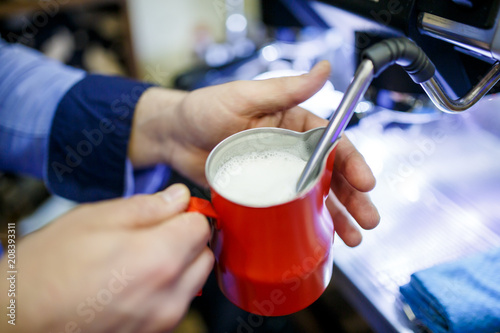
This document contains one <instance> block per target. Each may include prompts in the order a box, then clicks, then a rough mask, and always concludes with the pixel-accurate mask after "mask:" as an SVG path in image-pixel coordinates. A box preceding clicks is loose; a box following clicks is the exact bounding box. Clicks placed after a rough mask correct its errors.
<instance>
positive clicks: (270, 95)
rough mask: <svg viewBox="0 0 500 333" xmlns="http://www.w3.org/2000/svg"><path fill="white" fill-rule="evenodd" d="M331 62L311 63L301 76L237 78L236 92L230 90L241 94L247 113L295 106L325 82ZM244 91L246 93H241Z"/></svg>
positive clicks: (267, 112)
mask: <svg viewBox="0 0 500 333" xmlns="http://www.w3.org/2000/svg"><path fill="white" fill-rule="evenodd" d="M330 70H331V68H330V64H329V63H328V61H322V62H320V63H318V64H316V66H314V67H313V68H312V69H311V71H310V72H309V73H307V74H304V75H300V76H289V77H281V78H274V79H268V80H261V81H238V82H237V83H236V84H233V85H232V87H233V88H234V89H235V90H234V92H235V94H230V95H229V96H226V98H228V97H230V96H234V97H235V98H238V99H239V101H238V102H239V103H238V104H241V98H243V100H244V101H245V104H246V105H247V106H248V110H249V112H250V113H249V114H248V115H249V116H258V115H263V114H269V113H274V112H277V111H284V110H287V109H289V108H291V107H294V106H296V105H298V104H300V103H302V102H304V101H306V100H307V99H309V98H310V97H311V96H313V95H314V94H315V93H316V92H318V91H319V90H320V89H321V88H322V87H323V86H324V84H325V82H326V80H327V79H328V76H329V75H330ZM237 92H244V93H245V95H244V96H241V93H240V94H238V93H237Z"/></svg>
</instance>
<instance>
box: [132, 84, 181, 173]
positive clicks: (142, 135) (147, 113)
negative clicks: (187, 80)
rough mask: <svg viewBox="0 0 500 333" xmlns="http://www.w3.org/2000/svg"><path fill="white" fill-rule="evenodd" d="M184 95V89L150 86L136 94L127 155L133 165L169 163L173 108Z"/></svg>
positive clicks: (174, 119) (145, 165) (138, 166)
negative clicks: (138, 95) (140, 94)
mask: <svg viewBox="0 0 500 333" xmlns="http://www.w3.org/2000/svg"><path fill="white" fill-rule="evenodd" d="M186 95H187V92H184V91H179V90H171V89H165V88H159V87H152V88H149V89H147V90H146V91H145V92H144V93H143V94H142V96H141V97H140V98H139V101H138V103H137V105H136V108H135V113H134V118H133V122H132V131H131V134H130V141H129V146H128V157H129V159H130V161H131V162H132V165H133V166H134V168H145V167H150V166H153V165H156V164H159V163H163V164H169V156H171V155H172V154H171V152H170V151H171V150H172V149H173V140H171V137H172V136H173V133H174V129H175V126H176V125H175V124H176V115H175V112H176V110H177V109H178V107H179V105H180V104H181V103H182V101H183V100H184V98H185V96H186Z"/></svg>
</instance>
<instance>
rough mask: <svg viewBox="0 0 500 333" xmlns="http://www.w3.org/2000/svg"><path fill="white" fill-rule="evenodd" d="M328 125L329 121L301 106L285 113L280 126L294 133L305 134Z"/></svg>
mask: <svg viewBox="0 0 500 333" xmlns="http://www.w3.org/2000/svg"><path fill="white" fill-rule="evenodd" d="M326 125H328V121H327V120H325V119H323V118H321V117H318V116H317V115H315V114H314V113H311V112H309V111H307V110H306V109H303V108H301V107H300V106H296V107H293V108H291V109H289V110H287V111H286V112H285V114H284V116H283V119H282V121H281V124H280V125H279V126H280V127H282V128H287V129H290V130H292V131H297V132H305V131H309V130H311V129H313V128H317V127H322V126H326Z"/></svg>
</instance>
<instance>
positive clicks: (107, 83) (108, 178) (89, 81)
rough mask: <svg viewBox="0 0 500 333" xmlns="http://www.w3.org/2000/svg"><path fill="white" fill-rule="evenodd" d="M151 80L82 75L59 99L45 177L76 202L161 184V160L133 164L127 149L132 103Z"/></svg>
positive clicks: (163, 175) (54, 189) (142, 190)
mask: <svg viewBox="0 0 500 333" xmlns="http://www.w3.org/2000/svg"><path fill="white" fill-rule="evenodd" d="M151 86H152V85H151V84H148V83H143V82H137V81H134V80H129V79H125V78H120V77H111V76H102V75H88V76H87V77H85V78H84V79H83V80H81V81H80V82H78V83H77V84H75V85H74V86H73V87H72V88H71V89H70V90H69V91H68V92H67V93H66V95H65V96H64V97H63V98H62V99H61V101H60V103H59V105H58V107H57V109H56V112H55V115H54V118H53V121H52V127H51V135H50V139H49V145H48V155H47V156H48V162H47V164H46V172H45V174H46V183H47V186H48V188H49V189H50V190H51V191H52V192H53V193H55V194H57V195H60V196H62V197H65V198H68V199H70V200H75V201H78V202H89V201H97V200H105V199H110V198H115V197H120V196H128V195H132V194H136V193H152V192H155V191H157V190H158V189H160V188H161V187H162V186H164V185H165V183H166V181H167V180H168V178H169V176H170V170H169V169H168V168H167V167H166V166H165V165H158V166H155V167H152V168H150V169H144V170H133V167H132V164H131V163H130V161H128V159H127V149H128V142H129V137H130V131H131V127H132V118H133V114H134V110H135V106H136V104H137V102H138V101H139V98H140V97H141V95H142V93H143V92H144V91H146V89H148V88H150V87H151Z"/></svg>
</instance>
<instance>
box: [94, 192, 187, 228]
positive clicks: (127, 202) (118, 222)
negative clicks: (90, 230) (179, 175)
mask: <svg viewBox="0 0 500 333" xmlns="http://www.w3.org/2000/svg"><path fill="white" fill-rule="evenodd" d="M189 199H190V192H189V189H188V188H187V187H186V186H185V185H183V184H174V185H172V186H169V187H168V188H167V189H165V190H164V191H161V192H158V193H156V194H152V195H136V196H132V197H130V198H127V199H117V200H112V201H108V202H103V203H99V204H97V206H98V207H95V208H96V209H94V210H93V211H89V212H87V213H88V214H93V215H94V216H95V219H96V220H99V221H102V220H103V219H104V220H106V221H105V222H106V223H107V225H110V226H117V227H126V228H127V227H128V228H145V227H152V226H154V225H157V224H159V223H161V222H163V221H165V220H166V219H169V218H171V217H173V216H175V215H178V214H180V213H182V212H184V211H185V210H186V208H187V206H188V204H189Z"/></svg>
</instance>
